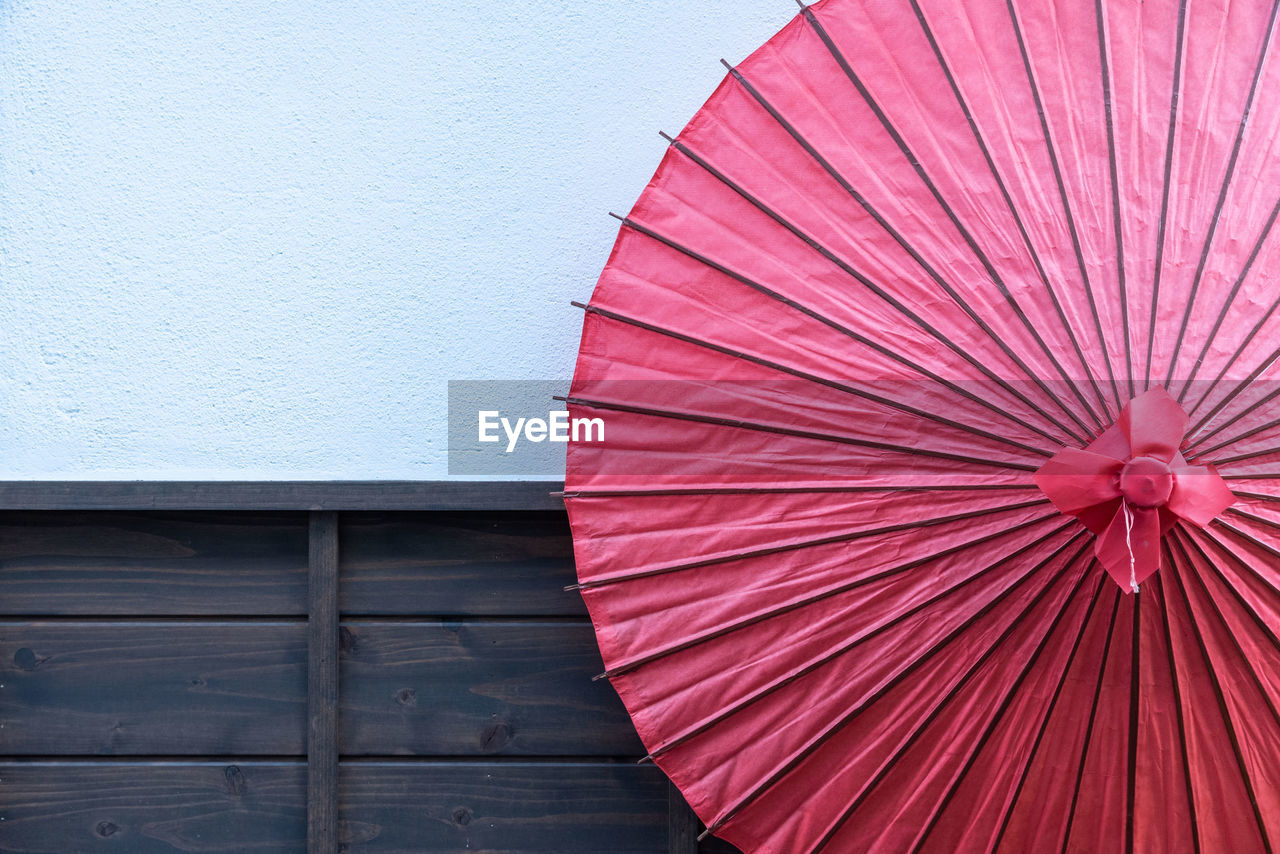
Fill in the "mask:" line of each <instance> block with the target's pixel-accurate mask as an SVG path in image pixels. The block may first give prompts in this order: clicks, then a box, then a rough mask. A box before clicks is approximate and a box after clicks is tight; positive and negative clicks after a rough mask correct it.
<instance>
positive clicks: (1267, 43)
mask: <svg viewBox="0 0 1280 854" xmlns="http://www.w3.org/2000/svg"><path fill="white" fill-rule="evenodd" d="M1277 12H1280V2H1276V3H1274V4H1272V6H1271V17H1270V18H1268V19H1267V32H1266V35H1265V36H1264V37H1263V40H1262V49H1261V50H1260V51H1259V53H1258V64H1257V66H1256V67H1255V68H1254V70H1253V80H1252V81H1251V82H1250V83H1249V94H1248V95H1247V96H1246V97H1245V102H1244V112H1243V113H1242V114H1241V116H1240V126H1239V127H1238V128H1237V129H1236V138H1235V142H1234V143H1233V144H1232V146H1231V157H1230V158H1229V159H1228V160H1227V172H1226V175H1224V176H1223V178H1222V187H1221V188H1220V189H1219V190H1218V200H1217V202H1216V203H1215V204H1214V208H1213V218H1212V219H1211V220H1210V221H1209V233H1208V234H1207V235H1206V236H1205V239H1204V246H1203V247H1202V248H1201V250H1200V261H1199V262H1198V263H1197V264H1196V272H1195V276H1194V277H1193V278H1192V280H1191V293H1190V294H1189V295H1188V296H1187V303H1186V305H1185V306H1183V309H1182V323H1181V324H1180V325H1179V327H1178V338H1177V340H1176V341H1175V342H1174V344H1173V352H1172V354H1171V355H1170V356H1169V371H1168V373H1167V374H1166V375H1165V380H1164V384H1165V387H1166V388H1168V387H1169V385H1170V384H1171V383H1172V382H1173V370H1174V367H1175V366H1176V365H1177V363H1178V351H1179V350H1180V349H1181V348H1182V340H1183V338H1184V337H1185V336H1186V334H1187V324H1188V323H1189V322H1190V321H1191V308H1192V306H1193V305H1194V304H1195V301H1196V295H1197V294H1198V293H1199V291H1200V282H1201V280H1202V279H1203V277H1204V268H1205V264H1206V263H1208V260H1209V250H1210V249H1211V248H1212V247H1213V239H1214V237H1215V236H1217V233H1218V222H1219V220H1220V218H1221V216H1222V208H1223V206H1224V205H1225V204H1226V201H1227V192H1228V190H1229V189H1230V187H1231V181H1232V179H1233V178H1234V177H1235V171H1236V163H1237V162H1238V161H1239V157H1240V148H1241V146H1242V145H1243V144H1244V132H1245V128H1246V127H1247V126H1248V123H1249V113H1250V112H1251V111H1252V110H1253V99H1254V97H1255V96H1256V95H1257V92H1258V83H1259V81H1261V79H1262V69H1263V66H1265V65H1266V62H1267V56H1268V55H1269V54H1270V52H1271V37H1272V34H1273V33H1274V31H1275V26H1276V13H1277Z"/></svg>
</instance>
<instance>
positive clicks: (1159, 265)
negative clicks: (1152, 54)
mask: <svg viewBox="0 0 1280 854" xmlns="http://www.w3.org/2000/svg"><path fill="white" fill-rule="evenodd" d="M1186 25H1187V0H1179V2H1178V32H1177V36H1176V37H1175V40H1174V51H1175V52H1174V57H1173V83H1172V85H1171V87H1170V90H1171V91H1170V93H1169V132H1168V134H1167V135H1166V137H1165V144H1164V187H1163V189H1162V190H1161V193H1160V219H1159V222H1158V224H1157V226H1156V265H1155V276H1154V277H1153V279H1152V283H1151V322H1150V323H1149V324H1148V326H1147V366H1146V371H1145V374H1144V377H1143V381H1142V384H1143V387H1144V389H1145V388H1150V386H1151V358H1152V355H1153V354H1154V353H1155V349H1156V308H1157V306H1159V304H1160V277H1161V274H1162V273H1163V272H1164V247H1165V241H1166V237H1167V235H1168V228H1167V226H1168V221H1169V191H1170V190H1171V189H1172V187H1173V152H1174V144H1175V143H1176V141H1177V128H1178V100H1179V98H1178V96H1179V94H1180V92H1181V89H1182V66H1183V55H1184V50H1183V48H1184V46H1185V43H1186V30H1187V26H1186Z"/></svg>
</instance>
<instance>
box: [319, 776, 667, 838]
mask: <svg viewBox="0 0 1280 854" xmlns="http://www.w3.org/2000/svg"><path fill="white" fill-rule="evenodd" d="M341 814H342V828H343V829H342V842H343V843H344V845H345V846H346V849H345V850H346V851H348V852H350V854H393V852H394V854H406V852H415V854H432V852H450V854H455V852H461V851H484V852H486V854H517V852H518V854H538V852H546V854H579V853H580V854H601V852H610V854H654V852H659V851H664V850H666V845H667V781H666V779H665V778H664V777H663V776H662V774H661V772H659V771H658V770H657V769H656V768H654V767H652V766H638V765H634V764H630V763H617V764H586V763H559V762H555V763H552V762H548V763H524V762H502V763H492V764H487V763H460V762H459V763H419V762H412V763H368V764H365V763H355V762H351V763H343V767H342V803H341Z"/></svg>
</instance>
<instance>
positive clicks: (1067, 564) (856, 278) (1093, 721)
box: [566, 0, 1280, 854]
mask: <svg viewBox="0 0 1280 854" xmlns="http://www.w3.org/2000/svg"><path fill="white" fill-rule="evenodd" d="M1278 8H1280V3H1277V2H1272V0H1267V2H1261V0H1233V2H1225V0H1222V1H1221V2H1213V1H1212V0H1196V2H1181V3H1145V4H1141V3H1129V2H1102V0H1097V2H1084V0H1008V1H1007V2H1006V0H891V2H877V3H864V2H856V0H823V2H820V3H817V4H816V5H814V6H811V7H807V8H803V9H802V10H801V13H800V14H799V15H798V16H797V17H796V18H795V19H794V20H793V21H792V22H791V23H790V24H789V25H788V26H787V27H785V28H784V29H783V30H782V31H781V32H779V33H778V34H777V35H776V36H775V37H774V38H773V39H771V40H770V41H769V42H768V43H767V44H765V45H764V46H763V47H761V48H760V49H759V50H758V51H756V52H755V53H754V54H753V55H752V56H751V57H750V58H749V59H747V60H746V61H744V62H743V63H742V64H741V65H739V66H737V67H731V68H730V69H729V74H728V75H727V76H726V77H725V79H724V82H723V83H722V84H721V86H720V87H719V89H717V91H716V92H715V94H714V95H713V96H712V97H711V98H710V100H709V101H708V102H707V103H706V105H705V106H704V107H703V108H702V109H701V110H700V111H699V112H698V114H697V115H696V116H694V118H693V120H692V121H691V122H690V123H689V125H688V126H687V127H686V128H685V129H684V130H683V131H682V132H681V133H680V134H679V135H678V136H676V137H675V138H669V141H670V145H669V147H668V150H667V153H666V156H665V158H664V159H663V161H662V164H661V166H660V167H659V169H658V171H657V173H656V174H655V176H654V178H653V180H652V181H651V182H650V184H649V185H648V187H646V189H645V191H644V193H643V194H642V195H641V197H640V199H639V200H638V201H637V203H636V205H635V207H634V208H633V209H632V210H631V212H630V213H629V214H628V215H627V216H626V217H624V218H622V220H623V224H622V228H621V229H620V232H619V236H618V240H617V244H616V246H615V248H614V250H613V253H612V255H611V257H610V259H609V262H608V265H607V266H606V268H605V270H604V272H603V274H602V276H601V278H600V281H599V283H598V285H597V287H596V290H595V293H594V295H593V297H592V299H591V303H590V305H588V306H584V308H586V317H585V323H584V329H583V336H582V344H581V350H580V354H579V358H578V363H577V368H576V371H575V375H574V380H573V385H572V389H571V391H570V394H569V396H568V401H569V406H570V409H571V414H572V416H573V417H575V418H598V419H601V421H602V422H603V423H604V440H603V441H591V442H587V441H579V442H574V443H571V445H570V448H569V457H568V470H567V475H566V503H567V507H568V511H569V515H570V522H571V525H572V528H573V534H574V545H575V551H576V557H577V563H578V573H579V579H580V589H581V591H582V594H583V597H584V599H585V600H586V603H587V606H588V608H589V610H590V613H591V617H592V620H593V622H594V624H595V627H596V633H597V637H598V639H599V643H600V648H601V651H602V654H603V657H604V661H605V664H606V667H607V675H608V677H609V678H610V679H611V680H612V683H613V685H614V686H615V688H616V689H617V691H618V693H619V695H620V696H621V697H622V699H623V701H624V703H625V704H626V706H627V708H628V710H629V711H630V713H631V716H632V718H633V720H634V722H635V724H636V728H637V730H638V732H639V734H640V737H641V739H642V740H643V742H644V744H645V745H646V747H647V749H648V750H649V751H650V754H651V758H652V759H653V760H654V761H656V762H657V763H658V764H659V765H660V766H661V767H662V769H663V770H664V771H665V772H666V773H667V774H668V775H669V776H670V777H671V778H672V780H673V781H674V782H675V783H676V785H677V786H679V788H680V789H681V791H682V792H683V793H684V794H685V796H686V798H687V799H688V800H689V802H690V804H691V805H692V806H693V808H694V809H695V810H696V811H697V813H698V815H699V816H700V817H701V818H702V820H703V821H704V822H705V823H706V824H707V826H708V828H709V830H710V831H711V832H714V833H716V834H718V835H720V836H722V837H724V838H725V839H727V840H729V841H731V842H733V843H735V844H736V845H738V846H739V847H740V848H742V849H743V850H744V851H748V852H757V851H760V852H779V854H795V852H814V851H828V852H852V851H891V852H899V851H917V850H930V851H965V852H968V851H990V850H1007V851H1018V852H1023V851H1040V850H1055V849H1059V848H1061V849H1063V850H1076V851H1088V852H1105V851H1119V850H1140V851H1153V852H1156V851H1159V852H1169V851H1232V852H1250V851H1270V850H1272V848H1273V846H1276V845H1277V844H1280V795H1278V794H1277V793H1280V638H1278V637H1277V628H1280V572H1278V571H1277V566H1280V563H1278V561H1280V551H1278V550H1277V547H1278V546H1280V503H1277V496H1278V495H1280V491H1278V490H1277V485H1278V484H1277V478H1278V477H1280V460H1278V459H1277V455H1278V454H1280V412H1277V407H1276V404H1275V403H1274V401H1275V398H1276V397H1277V396H1280V385H1277V384H1276V383H1275V382H1274V378H1275V376H1274V375H1275V373H1276V369H1275V368H1274V367H1273V366H1274V365H1275V363H1276V361H1277V359H1280V347H1277V342H1278V341H1280V316H1277V308H1280V289H1277V288H1276V286H1275V283H1274V275H1275V272H1274V271H1276V270H1278V269H1280V263H1278V262H1280V240H1278V239H1277V238H1276V237H1275V236H1274V234H1273V232H1274V231H1275V229H1274V228H1273V226H1274V225H1275V222H1276V219H1277V216H1278V215H1280V150H1277V145H1280V58H1278V57H1277V56H1276V53H1277V50H1276V46H1275V44H1274V42H1275V40H1276V33H1275V24H1276V17H1277V9H1278Z"/></svg>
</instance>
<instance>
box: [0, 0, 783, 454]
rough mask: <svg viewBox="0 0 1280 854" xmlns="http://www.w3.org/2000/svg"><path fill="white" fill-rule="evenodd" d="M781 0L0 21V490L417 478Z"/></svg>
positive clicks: (78, 14) (779, 14)
mask: <svg viewBox="0 0 1280 854" xmlns="http://www.w3.org/2000/svg"><path fill="white" fill-rule="evenodd" d="M795 12H796V8H795V6H794V5H793V4H791V3H790V2H788V0H628V2H617V0H576V1H575V2H564V3H560V2H550V0H540V2H533V0H523V2H521V0H514V2H505V3H472V2H465V3H464V2H460V0H369V2H360V0H355V2H343V3H338V2H327V0H278V2H268V0H207V2H198V3H196V2H190V0H117V1H116V2H107V1H106V0H58V2H52V0H51V1H50V2H37V0H0V479H5V478H59V479H62V478H67V479H75V478H120V479H165V478H236V479H238V478H244V479H253V478H282V479H283V478H438V477H443V476H444V475H445V472H446V468H445V436H446V430H445V410H446V406H445V403H446V397H445V389H446V381H447V380H449V379H477V378H515V379H525V378H531V379H532V378H536V379H553V378H558V377H566V378H567V377H568V376H569V374H570V372H571V369H572V363H573V356H574V353H575V351H576V347H577V339H578V333H579V323H580V320H579V316H578V312H577V310H576V309H572V308H570V307H569V306H568V301H569V300H570V299H573V298H579V299H581V298H585V297H586V296H587V295H588V294H589V293H590V290H591V287H592V285H593V284H594V281H595V277H596V275H597V274H598V272H599V268H600V267H601V266H602V265H603V263H604V260H605V257H606V255H607V253H608V250H609V248H610V246H611V244H612V241H613V236H614V233H615V231H616V225H617V223H616V222H614V221H613V220H611V219H609V218H608V217H607V216H606V212H607V211H608V210H610V209H613V210H618V211H620V212H621V211H625V210H626V209H627V208H629V207H630V205H631V203H632V202H633V201H634V200H635V197H636V196H637V195H638V194H639V192H640V190H641V188H642V187H643V186H644V183H645V181H646V180H647V179H648V177H649V176H650V174H651V173H652V171H653V169H654V168H655V167H656V166H657V163H658V160H659V158H660V156H661V154H662V151H663V143H662V141H661V140H660V139H659V138H658V136H657V133H656V132H657V131H658V130H659V129H665V130H668V131H671V132H674V131H676V130H678V129H679V128H680V127H681V126H682V125H683V124H684V123H685V122H686V121H687V120H688V118H689V117H690V116H691V115H692V114H693V112H694V111H695V110H696V109H697V107H698V106H699V105H700V104H701V102H702V101H703V100H704V99H705V98H706V97H707V96H708V95H710V93H711V91H712V89H713V88H714V87H715V85H716V84H717V83H718V81H719V80H720V78H721V76H722V72H723V69H722V68H721V67H720V66H719V64H718V62H717V60H718V58H719V57H721V56H725V57H726V58H728V59H730V60H738V59H741V58H742V57H744V56H746V55H747V54H748V53H749V52H750V51H751V50H752V49H753V48H754V47H755V46H756V45H758V44H759V43H761V42H763V41H764V40H765V39H767V38H768V37H769V36H770V35H771V34H772V33H773V32H774V31H776V30H777V29H778V28H779V27H781V26H782V25H783V24H784V23H785V22H786V21H787V20H788V19H789V18H790V17H791V16H793V15H794V14H795Z"/></svg>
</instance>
